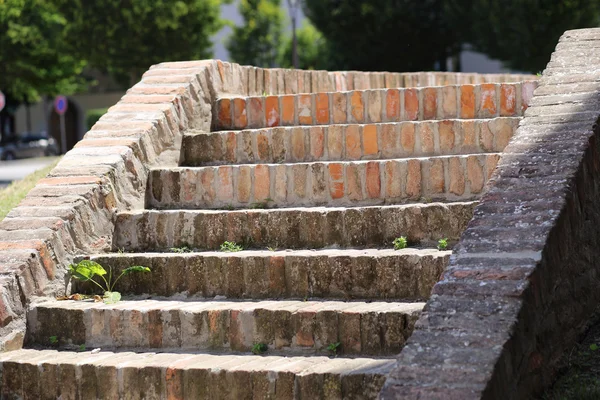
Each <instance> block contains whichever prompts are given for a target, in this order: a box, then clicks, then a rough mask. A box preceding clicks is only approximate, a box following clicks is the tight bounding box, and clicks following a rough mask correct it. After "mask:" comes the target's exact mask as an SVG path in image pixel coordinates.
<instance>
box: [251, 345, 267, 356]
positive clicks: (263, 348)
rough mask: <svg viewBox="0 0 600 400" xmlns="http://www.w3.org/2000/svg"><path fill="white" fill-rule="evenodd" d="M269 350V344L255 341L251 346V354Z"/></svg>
mask: <svg viewBox="0 0 600 400" xmlns="http://www.w3.org/2000/svg"><path fill="white" fill-rule="evenodd" d="M267 350H269V346H267V345H266V344H264V343H256V344H255V345H254V346H252V354H256V355H260V354H263V353H266V352H267Z"/></svg>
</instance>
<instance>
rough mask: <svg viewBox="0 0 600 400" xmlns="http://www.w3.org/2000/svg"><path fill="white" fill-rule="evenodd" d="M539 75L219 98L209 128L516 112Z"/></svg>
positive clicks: (520, 112)
mask: <svg viewBox="0 0 600 400" xmlns="http://www.w3.org/2000/svg"><path fill="white" fill-rule="evenodd" d="M535 87H537V81H526V82H519V83H502V84H500V83H484V84H480V85H448V86H432V87H422V88H400V89H374V90H353V91H349V92H333V93H325V92H323V93H308V94H295V95H282V96H251V97H241V96H240V97H227V98H220V99H217V101H216V103H215V105H214V107H213V108H214V109H213V116H214V117H213V126H214V128H215V129H213V130H229V129H236V130H238V129H246V128H264V127H271V126H295V125H326V124H346V123H359V124H363V123H374V122H398V121H417V120H419V121H421V120H435V119H448V118H460V119H473V118H493V117H517V116H521V115H523V111H524V110H525V109H526V108H527V105H528V104H529V101H530V100H531V97H532V95H533V89H534V88H535Z"/></svg>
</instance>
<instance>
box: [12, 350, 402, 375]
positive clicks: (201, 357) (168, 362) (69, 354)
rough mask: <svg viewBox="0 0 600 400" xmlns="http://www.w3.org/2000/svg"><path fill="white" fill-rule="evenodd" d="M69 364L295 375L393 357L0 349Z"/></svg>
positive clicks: (385, 365)
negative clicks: (274, 372)
mask: <svg viewBox="0 0 600 400" xmlns="http://www.w3.org/2000/svg"><path fill="white" fill-rule="evenodd" d="M6 362H11V363H19V364H32V365H40V364H71V365H79V366H80V365H83V364H85V365H96V366H107V367H109V366H110V367H117V368H119V367H125V366H127V367H135V366H144V367H156V368H175V369H214V368H218V369H221V370H226V371H234V370H235V371H244V370H252V371H261V370H263V371H277V372H292V373H295V374H297V375H302V374H309V373H315V372H317V371H318V372H321V373H325V372H329V373H336V372H337V373H340V374H343V373H352V372H353V371H356V372H360V373H361V374H365V373H366V374H381V375H384V374H387V373H388V372H389V371H390V370H391V368H392V367H393V365H394V364H395V359H389V358H377V357H358V358H346V357H344V358H330V357H327V356H269V355H264V356H259V355H238V354H208V353H191V352H187V351H186V352H173V351H169V352H131V351H122V352H120V351H116V352H115V351H105V350H102V351H100V352H95V353H92V351H82V352H74V351H62V350H54V349H43V350H40V349H20V350H13V351H9V352H5V353H0V363H6Z"/></svg>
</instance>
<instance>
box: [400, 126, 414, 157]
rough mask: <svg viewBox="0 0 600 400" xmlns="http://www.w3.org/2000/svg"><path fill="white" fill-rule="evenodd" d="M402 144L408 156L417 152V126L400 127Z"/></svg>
mask: <svg viewBox="0 0 600 400" xmlns="http://www.w3.org/2000/svg"><path fill="white" fill-rule="evenodd" d="M400 144H401V145H402V149H403V150H404V151H405V152H407V153H408V154H413V153H414V152H415V125H414V124H412V123H404V124H402V125H400Z"/></svg>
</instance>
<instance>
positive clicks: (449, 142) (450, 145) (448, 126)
mask: <svg viewBox="0 0 600 400" xmlns="http://www.w3.org/2000/svg"><path fill="white" fill-rule="evenodd" d="M438 131H439V139H440V151H441V152H442V154H448V153H450V152H451V151H452V150H453V149H454V141H455V137H456V135H455V133H454V121H448V120H446V121H441V122H440V124H439V129H438Z"/></svg>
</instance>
